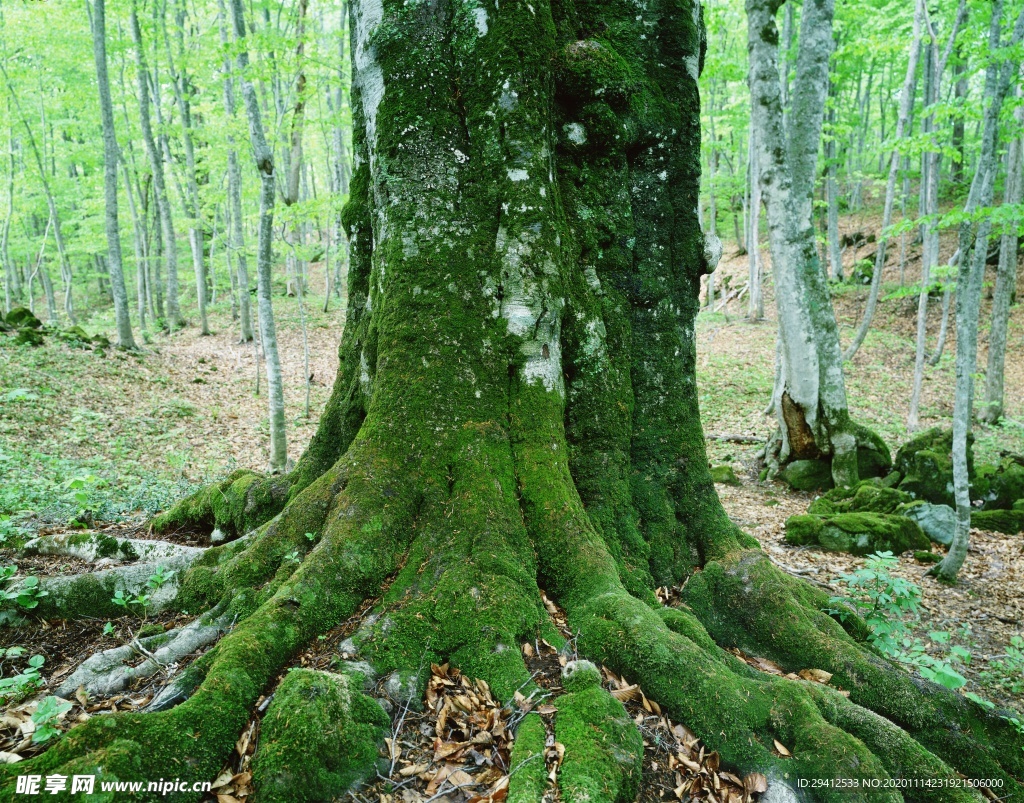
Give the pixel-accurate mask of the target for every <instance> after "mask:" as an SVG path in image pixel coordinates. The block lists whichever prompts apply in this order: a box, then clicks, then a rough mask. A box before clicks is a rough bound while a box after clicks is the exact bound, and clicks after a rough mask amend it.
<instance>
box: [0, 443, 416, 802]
mask: <svg viewBox="0 0 1024 803" xmlns="http://www.w3.org/2000/svg"><path fill="white" fill-rule="evenodd" d="M341 462H342V463H344V464H345V466H344V467H345V469H346V472H345V473H346V482H345V486H344V488H335V489H334V490H335V491H336V495H334V496H333V497H332V499H331V504H328V505H326V506H325V508H324V509H323V510H320V512H318V513H317V514H316V516H317V517H319V518H320V519H321V521H322V522H323V524H324V526H323V532H322V535H321V536H320V538H319V541H318V543H317V544H316V546H315V547H314V548H313V549H312V550H311V551H310V553H309V554H308V555H307V556H306V558H305V560H304V561H303V562H302V563H300V564H293V565H289V566H284V567H283V568H282V570H280V571H279V572H278V576H277V577H276V578H275V581H274V582H273V583H272V584H271V586H270V587H271V588H273V589H274V590H273V591H272V593H270V594H269V595H267V594H266V593H261V592H253V591H248V592H247V591H243V590H241V589H233V590H232V591H231V593H228V594H226V595H225V598H224V604H225V605H226V611H225V612H226V613H227V614H230V615H235V614H239V615H240V616H244V618H241V619H240V621H239V623H238V624H237V626H236V627H235V628H234V629H233V630H232V631H231V632H230V633H228V634H227V635H226V636H224V637H223V638H222V639H221V640H220V642H219V643H218V644H217V645H216V646H215V647H214V649H213V650H211V651H210V652H209V653H207V655H206V656H204V659H201V661H202V666H201V668H200V672H201V674H202V679H201V682H199V683H198V686H197V688H196V689H195V692H194V693H193V694H192V695H191V696H189V697H188V699H186V700H185V701H184V702H182V703H181V704H180V705H177V706H175V707H173V708H171V709H170V710H163V711H157V712H155V713H126V714H113V715H104V716H96V717H93V718H92V719H90V720H89V721H88V722H86V723H83V724H82V725H79V726H78V727H76V728H74V729H72V730H71V731H70V732H69V733H67V734H66V735H65V736H64V737H63V738H62V739H61V740H60V741H59V742H57V743H56V744H55V745H54V746H53V747H52V748H51V749H49V750H48V751H46V752H45V753H43V754H42V755H40V756H38V757H36V758H33V759H31V760H29V761H26V762H22V763H20V764H19V765H18V767H17V768H15V769H11V768H8V767H6V766H5V767H0V801H7V800H14V799H16V798H15V784H14V780H13V778H14V775H18V774H26V773H37V774H42V775H47V774H52V773H57V772H59V773H61V774H65V775H72V774H75V773H78V774H83V773H85V774H94V775H99V776H100V777H101V778H103V779H105V780H111V779H120V780H142V779H155V778H159V777H164V778H173V777H178V778H181V779H183V780H185V779H188V780H207V779H211V778H213V776H214V774H215V773H216V772H217V771H218V769H219V768H220V766H221V763H222V761H223V759H224V756H225V755H227V753H228V752H229V751H230V750H231V748H232V746H233V745H234V743H235V741H236V739H237V738H238V734H239V733H240V732H241V730H242V728H243V727H244V726H245V724H246V723H247V722H248V719H249V716H250V711H251V707H252V706H253V705H254V703H255V701H256V699H257V697H258V696H259V694H260V693H261V692H262V691H263V690H264V689H265V688H266V687H267V685H268V683H269V682H270V681H271V680H272V679H273V678H274V677H275V676H276V675H277V673H278V672H280V670H281V667H282V666H283V665H284V664H285V662H286V661H287V660H288V659H289V657H291V655H293V654H294V652H295V651H296V650H297V649H299V648H300V647H301V646H302V645H304V644H306V643H307V642H308V641H309V640H310V639H312V638H314V637H315V636H316V635H317V634H319V633H323V632H326V631H327V630H329V629H330V628H331V627H332V626H334V625H335V624H336V623H337V622H338V621H341V620H343V619H344V618H346V617H347V616H349V615H350V614H351V613H352V612H353V611H355V610H356V608H357V607H358V606H359V605H360V604H361V603H362V601H363V600H364V599H365V598H366V597H367V596H369V595H370V594H372V593H374V592H377V591H379V589H380V587H381V585H382V584H383V583H384V581H385V579H386V578H387V577H388V576H389V575H391V574H392V573H394V571H395V570H396V569H397V568H398V561H399V559H400V558H401V556H402V555H403V554H404V553H405V550H406V549H407V547H408V538H409V532H410V522H411V517H412V515H413V512H414V510H415V508H416V505H417V500H418V494H417V493H416V492H415V491H414V490H413V489H414V488H415V487H416V486H415V474H414V473H413V472H410V471H409V470H408V468H407V467H406V466H405V465H401V466H398V465H395V464H394V463H393V462H391V461H388V460H386V459H385V458H382V457H380V456H379V455H378V454H377V453H376V452H375V451H374V450H373V448H372V447H371V446H369V445H368V444H366V443H365V442H364V444H363V445H362V448H359V449H353V450H351V454H350V456H349V457H348V458H347V459H346V460H343V461H341ZM336 477H337V472H335V475H334V478H336ZM331 479H332V478H331V477H327V476H326V475H325V477H324V478H321V480H322V481H323V482H325V483H330V481H331ZM318 482H320V481H318ZM392 496H396V497H397V499H398V500H400V501H399V502H397V503H396V502H395V501H393V500H392V499H391V497H392ZM296 501H297V503H298V504H297V505H296V506H295V508H294V516H293V518H297V519H299V520H300V521H299V523H300V524H301V523H302V519H303V517H304V515H306V513H304V512H305V511H308V510H310V509H311V508H312V509H317V510H319V509H320V505H319V504H318V497H317V483H314V484H313V485H311V486H310V487H309V488H307V489H306V491H304V492H303V493H302V494H300V495H299V497H298V498H297V500H296ZM288 518H289V517H288V515H286V516H285V517H283V518H282V519H281V520H280V526H285V525H287V524H294V523H295V522H294V521H292V522H286V521H285V519H288ZM286 529H287V527H286ZM263 536H264V537H266V536H267V533H266V532H265V533H264V534H263ZM307 543H308V541H307ZM260 545H261V539H260V538H259V537H257V538H256V539H255V540H254V541H253V543H252V544H251V545H250V546H249V547H248V549H250V550H254V551H258V550H259V548H260ZM231 546H232V545H227V547H224V548H222V549H221V550H210V552H214V551H221V553H222V555H227V556H229V557H230V555H231V552H230V549H229V548H230V547H231ZM244 551H246V550H242V552H244ZM239 554H241V553H239ZM126 568H133V567H126ZM206 568H207V569H211V567H210V566H207V567H206ZM212 568H216V567H212ZM188 582H189V580H186V584H187V583H188ZM193 582H194V581H193ZM266 590H267V589H264V592H266ZM261 596H264V597H266V598H265V599H261ZM245 614H247V615H245ZM138 797H139V799H142V800H163V799H173V798H174V797H175V796H172V797H170V798H165V797H162V796H161V795H160V794H159V793H155V792H149V793H148V794H147V793H143V794H140V795H139V796H138ZM178 797H180V799H188V800H193V799H196V798H197V797H198V794H183V795H181V796H178ZM65 798H66V799H72V798H71V797H70V795H68V794H64V795H63V796H58V797H57V798H56V799H65Z"/></svg>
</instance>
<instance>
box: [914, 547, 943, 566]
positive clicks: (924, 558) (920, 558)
mask: <svg viewBox="0 0 1024 803" xmlns="http://www.w3.org/2000/svg"><path fill="white" fill-rule="evenodd" d="M914 560H916V561H917V562H918V563H938V562H939V561H941V560H942V555H940V554H939V553H938V552H930V551H925V550H923V549H919V550H916V551H915V552H914Z"/></svg>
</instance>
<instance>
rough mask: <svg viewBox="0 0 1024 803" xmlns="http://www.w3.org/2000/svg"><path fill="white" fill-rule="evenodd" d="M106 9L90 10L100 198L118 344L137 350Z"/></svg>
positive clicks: (98, 1)
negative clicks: (124, 255)
mask: <svg viewBox="0 0 1024 803" xmlns="http://www.w3.org/2000/svg"><path fill="white" fill-rule="evenodd" d="M106 38H107V12H106V0H95V5H94V6H93V13H92V44H93V57H94V58H95V60H96V79H97V83H98V84H99V92H100V116H101V119H102V121H103V198H104V206H105V210H106V213H105V216H104V217H105V223H106V229H107V273H108V275H109V277H110V290H111V293H112V295H113V297H114V317H115V319H116V321H117V347H118V348H120V349H132V350H134V349H136V348H138V347H137V346H136V345H135V337H134V336H133V335H132V322H131V317H130V316H129V313H128V291H127V289H126V288H125V284H124V266H123V264H122V261H121V230H120V227H119V226H118V220H117V165H118V161H119V158H120V157H119V149H118V147H117V134H116V133H115V131H114V106H113V103H111V100H110V79H109V77H108V76H107V42H106Z"/></svg>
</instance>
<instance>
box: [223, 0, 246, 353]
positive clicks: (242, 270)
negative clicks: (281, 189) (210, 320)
mask: <svg viewBox="0 0 1024 803" xmlns="http://www.w3.org/2000/svg"><path fill="white" fill-rule="evenodd" d="M217 14H218V22H219V25H220V41H221V45H222V46H223V47H224V49H225V50H227V43H228V34H227V12H226V10H225V8H224V0H217ZM223 69H224V110H225V111H226V112H227V115H228V119H229V121H230V122H232V123H233V122H234V120H235V117H236V114H237V108H238V107H237V104H236V102H235V78H234V75H233V74H232V69H231V59H230V58H228V57H227V56H225V58H224V68H223ZM227 140H228V211H229V214H228V219H229V221H230V223H229V224H228V225H229V228H228V230H227V232H226V233H227V234H228V252H229V253H233V254H234V257H235V266H236V268H235V272H233V273H232V276H237V284H238V327H239V331H240V335H241V342H242V343H248V342H250V341H251V340H252V337H253V334H252V305H251V304H250V303H249V265H248V262H247V261H246V257H245V230H244V227H243V222H244V221H243V218H242V171H241V169H240V167H239V165H238V150H237V149H236V148H235V137H234V135H233V134H231V133H230V132H229V133H228V137H227Z"/></svg>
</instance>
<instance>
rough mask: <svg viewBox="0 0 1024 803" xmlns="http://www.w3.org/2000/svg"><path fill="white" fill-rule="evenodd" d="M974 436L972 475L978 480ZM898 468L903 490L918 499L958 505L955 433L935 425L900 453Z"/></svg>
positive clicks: (969, 463)
mask: <svg viewBox="0 0 1024 803" xmlns="http://www.w3.org/2000/svg"><path fill="white" fill-rule="evenodd" d="M973 441H974V438H973V436H970V437H969V438H968V444H967V466H968V476H969V477H970V478H971V480H972V481H973V480H974V477H975V472H974V453H973V449H972V444H973ZM893 465H894V468H895V469H896V471H898V472H900V474H901V475H902V477H903V478H902V480H900V484H899V489H900V490H901V491H904V492H906V493H909V494H911V495H912V496H913V497H914V498H916V499H924V500H925V501H928V502H933V503H935V504H939V505H950V506H951V507H952V506H954V505H955V501H954V499H953V432H952V430H948V429H942V428H940V427H933V428H932V429H928V430H925V431H924V432H921V433H919V434H918V435H915V436H914V437H913V438H911V439H910V440H909V441H907V442H906V443H905V444H903V446H901V447H900V448H899V451H897V452H896V460H895V462H894V464H893Z"/></svg>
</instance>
